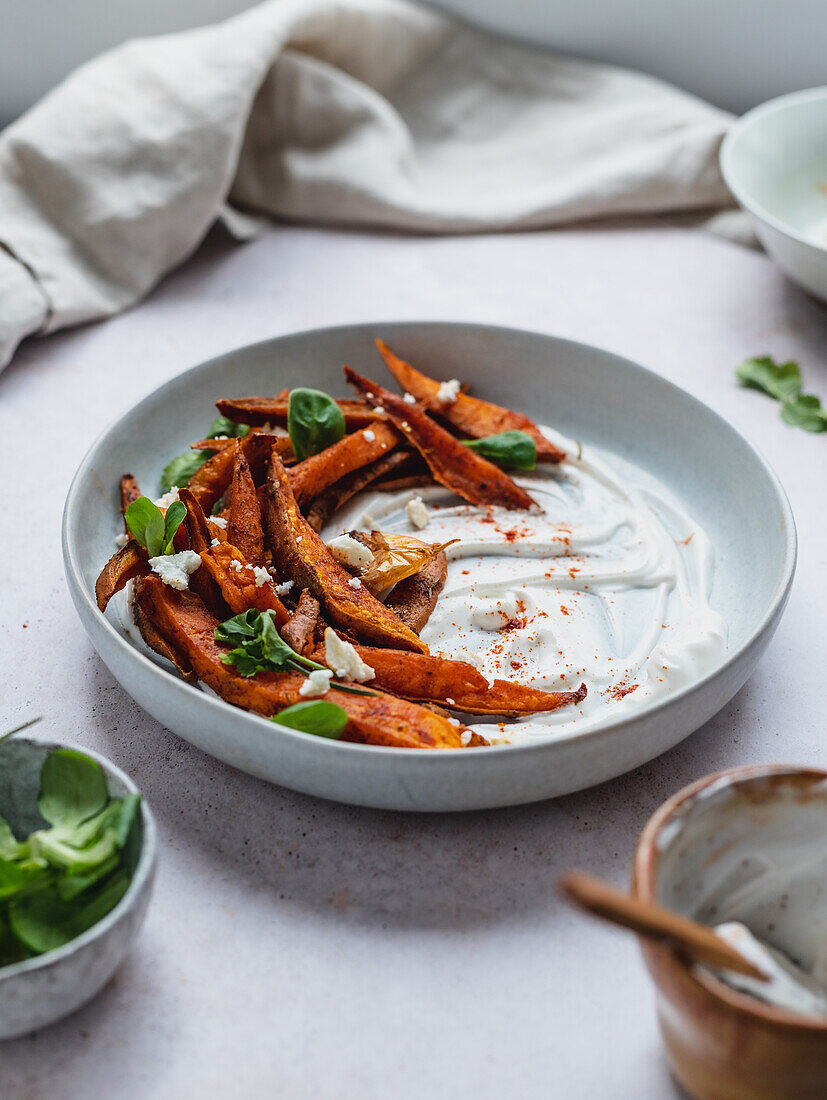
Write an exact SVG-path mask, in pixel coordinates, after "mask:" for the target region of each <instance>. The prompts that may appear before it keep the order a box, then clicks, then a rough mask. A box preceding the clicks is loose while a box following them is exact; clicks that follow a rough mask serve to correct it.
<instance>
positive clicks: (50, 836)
mask: <svg viewBox="0 0 827 1100" xmlns="http://www.w3.org/2000/svg"><path fill="white" fill-rule="evenodd" d="M0 751H1V750H0ZM140 802H141V796H140V795H139V794H129V795H127V796H126V797H125V798H111V797H110V795H109V791H108V789H107V785H106V776H105V775H104V772H103V769H102V768H101V766H100V764H98V763H97V762H96V761H95V760H92V759H90V758H89V757H88V756H84V755H83V754H82V753H79V752H75V751H74V750H72V749H55V750H54V751H52V752H50V753H49V755H48V756H47V757H46V760H45V761H44V764H43V768H42V770H41V773H40V793H39V796H38V799H37V808H38V810H39V811H40V815H41V817H42V818H43V827H42V828H40V829H36V830H35V831H34V832H33V833H31V834H30V835H29V836H27V837H25V838H18V837H17V836H15V834H14V832H13V830H12V828H11V826H10V825H9V824H8V823H7V822H6V820H5V819H4V818H3V817H0V966H7V965H9V964H10V963H14V962H19V961H21V960H23V959H27V958H31V957H32V956H35V955H42V954H43V953H44V952H46V951H52V950H54V949H55V948H57V947H62V946H63V944H65V943H68V942H69V941H70V940H73V939H74V938H75V937H76V936H79V935H80V934H81V933H82V932H85V931H86V930H87V929H88V928H91V927H92V925H94V924H97V922H98V921H99V920H101V919H102V918H103V917H105V916H106V914H107V913H109V912H110V911H111V910H112V909H113V908H114V907H115V906H116V905H117V903H118V902H119V901H120V899H121V898H122V897H123V895H124V894H125V893H126V891H127V889H128V888H129V883H130V881H131V878H132V874H133V871H134V869H135V865H136V863H137V859H138V854H139V850H140V835H139V827H138V816H139V809H140ZM2 809H3V807H2V806H0V811H2Z"/></svg>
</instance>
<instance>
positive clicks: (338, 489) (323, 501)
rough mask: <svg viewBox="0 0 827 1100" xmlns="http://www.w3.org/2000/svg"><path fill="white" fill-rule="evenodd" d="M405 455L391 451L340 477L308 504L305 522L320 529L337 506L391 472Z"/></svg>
mask: <svg viewBox="0 0 827 1100" xmlns="http://www.w3.org/2000/svg"><path fill="white" fill-rule="evenodd" d="M407 457H408V456H407V455H406V453H405V452H404V451H391V452H390V454H387V455H385V457H384V458H378V459H377V460H376V461H375V462H371V464H370V465H369V466H363V467H362V469H361V470H354V471H353V473H352V474H348V475H347V477H343V478H340V479H339V480H338V481H336V482H334V484H333V485H331V486H330V488H329V489H327V490H326V491H325V492H324V493H322V494H321V495H320V496H317V497H316V499H315V500H314V501H313V503H312V504H310V505H309V507H308V509H307V522H308V523H309V524H310V526H311V527H312V528H313V530H314V531H321V529H322V528H323V527H324V525H325V524H326V523H327V521H328V519H330V517H331V516H332V515H333V513H334V512H335V511H336V510H337V509H338V508H341V507H342V505H343V504H345V503H346V502H347V501H348V500H350V498H351V497H353V496H355V495H356V494H357V493H360V492H361V491H362V489H364V488H365V487H366V486H368V485H371V484H373V482H374V481H375V480H376V479H377V478H379V477H382V475H383V474H388V473H392V472H393V471H394V470H395V469H397V468H398V467H400V466H401V465H403V464H404V463H405V462H406V461H407Z"/></svg>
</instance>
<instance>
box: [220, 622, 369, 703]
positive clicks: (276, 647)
mask: <svg viewBox="0 0 827 1100" xmlns="http://www.w3.org/2000/svg"><path fill="white" fill-rule="evenodd" d="M215 640H216V641H217V642H221V643H222V644H224V645H233V646H235V648H234V649H231V650H230V651H229V653H225V654H224V656H223V657H222V658H221V660H222V662H223V663H224V664H225V665H235V667H236V668H237V669H238V671H239V672H240V673H241V675H242V676H255V674H256V673H257V672H287V671H293V672H304V673H307V672H316V671H326V669H325V666H324V665H319V664H317V663H316V662H315V661H311V660H309V658H307V657H302V656H301V654H299V653H296V651H295V650H294V649H291V648H290V646H289V645H288V644H287V642H285V640H284V639H283V638H282V637H281V635H280V634H279V632H278V630H277V629H276V623H275V619H274V617H273V612H272V611H256V610H255V609H254V608H249V609H248V610H247V611H244V612H243V613H242V614H241V615H235V616H234V617H233V618H232V619H227V621H226V622H223V623H221V625H220V626H217V627H216V628H215ZM330 686H331V688H335V689H336V690H337V691H344V692H347V693H348V694H350V695H373V694H374V692H372V691H360V690H359V689H358V688H352V687H350V686H348V685H345V684H331V685H330Z"/></svg>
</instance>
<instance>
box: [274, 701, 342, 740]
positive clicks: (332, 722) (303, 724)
mask: <svg viewBox="0 0 827 1100" xmlns="http://www.w3.org/2000/svg"><path fill="white" fill-rule="evenodd" d="M270 721H271V722H277V723H278V725H280V726H287V727H288V729H292V730H302V731H303V732H304V733H312V734H315V735H316V737H330V738H333V739H335V740H338V738H340V737H341V736H342V734H343V733H344V731H345V726H346V725H347V713H346V712H345V711H344V710H343V709H342V708H341V707H339V706H337V705H336V704H335V703H329V702H327V701H326V700H325V699H308V700H307V702H304V703H294V704H293V706H292V707H287V708H286V709H285V710H280V711H279V712H278V714H274V715H273V716H272V718H271V719H270Z"/></svg>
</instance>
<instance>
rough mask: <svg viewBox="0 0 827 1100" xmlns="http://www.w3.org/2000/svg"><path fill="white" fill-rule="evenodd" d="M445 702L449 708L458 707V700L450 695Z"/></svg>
mask: <svg viewBox="0 0 827 1100" xmlns="http://www.w3.org/2000/svg"><path fill="white" fill-rule="evenodd" d="M445 702H446V703H447V704H448V706H449V707H455V706H456V705H457V701H456V699H452V698H451V696H450V695H447V696H446V697H445Z"/></svg>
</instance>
